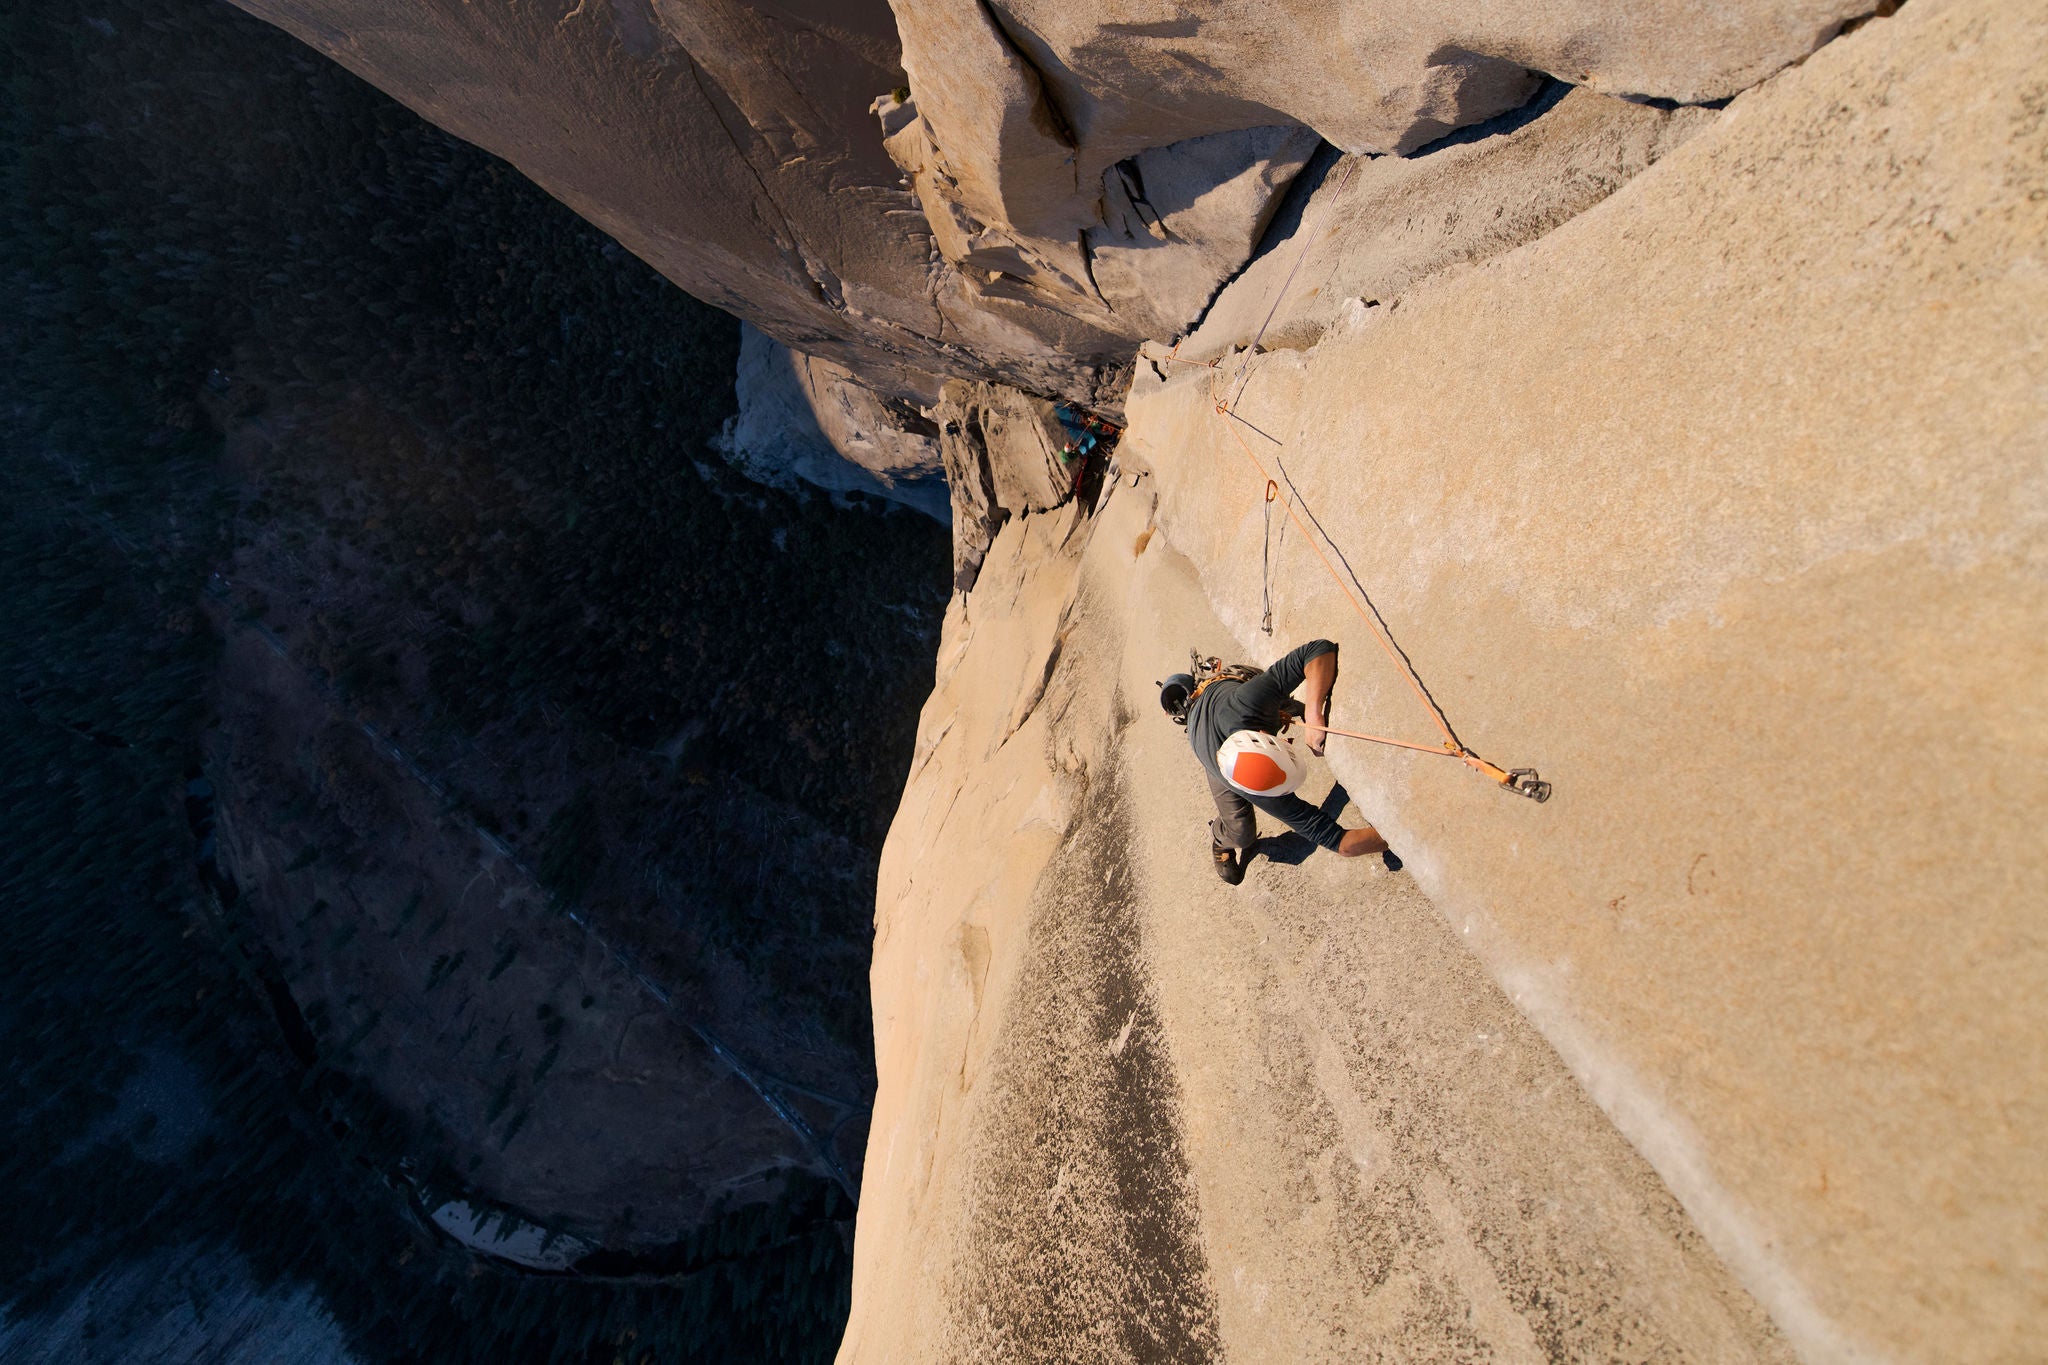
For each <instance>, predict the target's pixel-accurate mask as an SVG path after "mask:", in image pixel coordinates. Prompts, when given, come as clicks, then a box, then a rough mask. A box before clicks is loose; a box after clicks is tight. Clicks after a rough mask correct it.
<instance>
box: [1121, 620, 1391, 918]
mask: <svg viewBox="0 0 2048 1365" xmlns="http://www.w3.org/2000/svg"><path fill="white" fill-rule="evenodd" d="M1336 681H1337V646H1335V645H1333V644H1331V643H1330V642H1329V641H1328V640H1311V641H1309V642H1308V643H1307V644H1305V645H1302V646H1301V647H1299V648H1298V649H1294V650H1292V651H1290V652H1289V653H1288V654H1287V655H1286V656H1285V657H1283V658H1281V659H1278V660H1276V661H1275V662H1274V663H1273V665H1272V667H1270V668H1268V669H1266V670H1265V671H1264V672H1262V673H1259V674H1256V675H1254V676H1253V677H1250V678H1247V679H1243V680H1240V679H1237V678H1233V677H1229V676H1224V677H1218V678H1214V679H1212V680H1210V681H1209V682H1208V683H1206V684H1203V685H1201V686H1199V687H1198V686H1196V684H1195V680H1194V678H1193V677H1192V676H1190V675H1189V674H1186V673H1176V674H1175V675H1174V676H1173V677H1171V678H1168V679H1167V680H1166V681H1165V683H1163V684H1161V687H1160V692H1159V704H1160V705H1161V706H1162V707H1164V708H1165V710H1166V713H1167V714H1168V715H1170V716H1172V717H1173V718H1174V719H1175V720H1177V721H1179V722H1181V723H1182V724H1184V725H1186V726H1187V727H1188V743H1189V744H1190V745H1192V746H1193V747H1194V750H1195V757H1196V758H1197V759H1199V760H1200V761H1201V764H1202V772H1203V774H1204V775H1205V776H1207V777H1208V779H1209V794H1210V795H1211V796H1213V797H1215V799H1216V819H1215V820H1213V821H1211V822H1210V824H1209V854H1210V857H1211V859H1212V860H1213V861H1214V863H1215V865H1216V875H1217V876H1219V877H1221V878H1222V879H1223V880H1224V881H1226V882H1228V883H1230V885H1232V886H1236V885H1237V884H1238V883H1239V882H1241V881H1243V880H1244V870H1245V865H1246V864H1247V863H1248V862H1249V861H1250V860H1251V852H1252V850H1253V849H1254V848H1256V847H1257V846H1258V842H1259V830H1258V821H1257V818H1256V817H1255V816H1254V815H1253V813H1252V812H1253V811H1254V809H1256V810H1262V811H1264V812H1266V814H1268V815H1271V816H1273V817H1275V818H1276V819H1279V820H1283V821H1285V822H1286V823H1287V825H1288V826H1289V827H1290V828H1292V829H1293V830H1295V831H1296V832H1297V833H1299V834H1301V835H1303V836H1304V837H1306V838H1307V839H1309V840H1310V841H1311V842H1313V843H1315V844H1316V845H1318V846H1319V847H1322V848H1327V849H1330V850H1332V851H1334V852H1335V853H1337V854H1338V855H1340V856H1342V857H1346V858H1357V857H1361V856H1363V855H1365V854H1367V853H1383V852H1385V851H1386V847H1387V841H1386V840H1385V839H1382V838H1381V837H1380V834H1379V831H1378V830H1376V829H1374V828H1373V827H1372V826H1371V825H1365V826H1363V827H1361V828H1359V829H1352V830H1347V829H1345V828H1344V827H1343V826H1342V825H1340V824H1338V823H1337V822H1336V820H1334V819H1333V818H1331V817H1330V816H1329V815H1326V814H1325V813H1324V812H1323V811H1322V810H1321V809H1319V808H1318V807H1315V806H1311V805H1310V804H1309V803H1308V802H1306V801H1304V800H1302V799H1301V798H1300V797H1299V796H1295V795H1293V794H1292V793H1290V794H1288V795H1286V796H1246V795H1245V794H1244V793H1242V792H1240V791H1238V790H1237V789H1236V788H1235V787H1233V786H1231V785H1230V784H1229V783H1228V782H1226V781H1224V780H1223V774H1222V772H1221V770H1219V769H1218V768H1217V766H1216V750H1217V749H1218V748H1220V747H1221V746H1222V744H1223V741H1224V740H1226V739H1228V738H1229V737H1230V736H1231V735H1233V734H1235V733H1237V732H1238V731H1239V730H1263V731H1265V732H1266V733H1267V734H1278V733H1280V731H1281V729H1282V728H1283V727H1285V726H1286V725H1287V724H1288V723H1289V722H1290V721H1292V720H1296V719H1299V720H1301V721H1302V723H1303V726H1304V728H1305V729H1306V730H1307V731H1308V740H1307V747H1308V751H1309V752H1310V753H1312V754H1317V755H1320V754H1321V753H1322V752H1323V746H1324V744H1325V743H1326V742H1327V741H1328V738H1329V737H1328V735H1327V734H1325V733H1324V729H1323V727H1324V726H1326V725H1328V724H1329V721H1330V716H1329V706H1330V688H1331V687H1332V686H1333V685H1334V684H1335V683H1336ZM1304 682H1306V683H1307V684H1308V697H1307V699H1306V704H1304V703H1303V702H1299V701H1296V700H1295V699H1294V696H1293V693H1294V689H1296V688H1297V687H1300V686H1301V685H1302V684H1303V683H1304Z"/></svg>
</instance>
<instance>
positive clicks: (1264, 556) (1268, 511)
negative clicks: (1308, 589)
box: [1259, 479, 1280, 635]
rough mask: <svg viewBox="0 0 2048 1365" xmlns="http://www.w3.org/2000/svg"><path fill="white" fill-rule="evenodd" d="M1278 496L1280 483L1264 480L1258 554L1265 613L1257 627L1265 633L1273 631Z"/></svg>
mask: <svg viewBox="0 0 2048 1365" xmlns="http://www.w3.org/2000/svg"><path fill="white" fill-rule="evenodd" d="M1278 496H1280V485H1279V484H1277V483H1274V482H1273V481H1272V480H1271V479H1268V480H1266V501H1265V508H1264V515H1265V518H1266V543H1265V546H1264V548H1263V549H1262V550H1261V551H1260V554H1259V578H1260V586H1261V588H1262V589H1263V590H1264V593H1265V598H1266V614H1265V615H1264V616H1263V617H1261V618H1260V620H1259V629H1260V630H1262V631H1264V632H1265V633H1266V634H1268V635H1271V634H1272V633H1273V499H1274V498H1276V497H1278Z"/></svg>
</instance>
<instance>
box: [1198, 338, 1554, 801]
mask: <svg viewBox="0 0 2048 1365" xmlns="http://www.w3.org/2000/svg"><path fill="white" fill-rule="evenodd" d="M1239 372H1240V374H1242V373H1243V370H1242V368H1240V371H1239ZM1216 377H1217V376H1216V373H1215V372H1213V371H1212V373H1211V375H1210V398H1211V401H1212V403H1213V404H1214V407H1215V411H1216V415H1217V416H1218V417H1220V418H1221V419H1223V424H1224V430H1225V431H1228V432H1229V433H1230V436H1231V439H1232V440H1234V441H1236V442H1237V448H1238V449H1239V450H1241V451H1243V452H1244V457H1245V459H1247V460H1249V461H1250V462H1251V465H1252V468H1254V469H1256V470H1257V471H1258V472H1259V476H1260V478H1262V479H1263V480H1264V481H1265V484H1266V509H1267V512H1266V516H1267V520H1268V533H1267V553H1266V560H1267V562H1266V566H1265V576H1266V578H1265V588H1266V619H1265V624H1264V626H1263V627H1262V628H1263V629H1264V630H1265V631H1266V633H1267V634H1271V633H1272V565H1271V548H1272V540H1271V530H1270V525H1271V516H1272V511H1271V509H1272V504H1273V502H1274V500H1275V498H1276V497H1277V496H1278V491H1279V484H1278V482H1277V481H1276V480H1275V479H1274V478H1273V476H1272V475H1270V474H1268V473H1267V472H1266V466H1265V464H1264V463H1263V462H1262V461H1261V460H1260V459H1259V457H1258V455H1257V454H1255V453H1254V452H1253V450H1252V448H1251V446H1250V445H1249V444H1248V443H1247V442H1246V441H1245V439H1244V437H1243V435H1242V434H1240V433H1239V431H1238V429H1237V428H1238V426H1239V425H1250V424H1249V423H1246V422H1245V420H1244V419H1243V418H1242V417H1239V416H1238V415H1237V414H1236V413H1235V412H1234V411H1232V407H1233V403H1232V402H1230V401H1226V400H1225V399H1223V398H1221V397H1218V396H1216V392H1215V380H1216ZM1242 393H1243V389H1242V388H1240V389H1239V395H1240V396H1241V395H1242ZM1254 430H1256V428H1254ZM1267 439H1268V440H1273V438H1272V437H1268V438H1267ZM1274 444H1276V445H1278V444H1279V442H1278V441H1274ZM1275 458H1276V461H1277V458H1278V457H1277V456H1276V457H1275ZM1280 476H1281V477H1282V478H1284V479H1286V480H1287V489H1288V501H1287V507H1286V512H1287V515H1288V517H1289V518H1291V519H1292V520H1293V522H1294V524H1295V525H1296V526H1297V527H1299V528H1300V529H1301V533H1302V535H1303V537H1304V538H1306V539H1307V541H1308V544H1309V548H1310V549H1312V550H1314V551H1315V552H1316V557H1317V558H1318V559H1320V560H1322V561H1323V568H1324V570H1325V571H1327V572H1328V573H1329V575H1330V581H1331V582H1332V583H1335V584H1336V585H1337V590H1338V591H1339V592H1340V593H1342V594H1343V595H1344V599H1345V600H1346V601H1348V602H1349V603H1350V604H1351V607H1352V610H1354V611H1356V612H1357V613H1358V616H1359V619H1360V620H1362V621H1364V622H1365V624H1366V628H1367V629H1368V630H1369V631H1370V632H1371V633H1372V637H1373V639H1374V640H1376V641H1378V642H1379V646H1380V648H1381V649H1382V650H1383V651H1385V653H1386V656H1387V658H1388V660H1389V661H1391V662H1392V663H1393V664H1394V666H1395V667H1396V668H1397V669H1399V670H1400V673H1401V676H1402V677H1403V678H1405V679H1406V680H1407V682H1408V686H1409V689H1410V690H1411V691H1413V692H1414V693H1415V698H1416V700H1417V701H1419V702H1421V703H1422V705H1423V708H1424V709H1425V710H1427V711H1428V712H1429V718H1430V719H1431V720H1432V721H1434V722H1435V723H1436V727H1437V729H1439V730H1440V731H1442V732H1443V737H1444V738H1443V744H1442V747H1440V748H1431V747H1429V746H1428V745H1423V744H1415V743H1412V742H1410V741H1407V740H1399V739H1389V738H1387V737H1385V736H1383V735H1366V734H1359V733H1356V732H1354V731H1350V730H1329V731H1328V733H1330V734H1333V735H1341V736H1343V737H1344V738H1346V739H1360V740H1366V741H1368V742H1370V743H1374V744H1385V745H1390V746H1392V747H1394V748H1397V749H1413V750H1415V751H1416V752H1418V753H1425V754H1441V755H1443V756H1445V757H1447V758H1455V759H1458V760H1460V761H1461V762H1463V763H1464V764H1465V766H1466V767H1468V768H1471V769H1472V770H1473V771H1474V772H1477V773H1479V774H1481V775H1482V776H1484V777H1487V778H1490V779H1491V780H1493V781H1494V782H1496V783H1498V784H1499V785H1500V787H1501V788H1502V789H1503V790H1504V791H1510V792H1513V793H1514V794H1515V795H1517V796H1526V797H1528V798H1529V799H1530V800H1532V801H1538V802H1542V801H1548V800H1549V799H1550V790H1551V789H1550V784H1549V783H1548V782H1545V781H1544V780H1543V779H1542V778H1541V777H1540V776H1539V775H1538V774H1537V772H1536V770H1535V769H1534V768H1514V769H1508V768H1502V767H1500V766H1498V765H1496V764H1494V763H1490V762H1488V761H1487V760H1486V759H1483V758H1481V757H1480V756H1479V755H1478V754H1476V753H1474V752H1473V751H1472V750H1471V749H1470V748H1469V747H1468V746H1467V745H1466V744H1465V742H1464V741H1463V740H1461V739H1459V738H1458V736H1457V733H1456V732H1455V731H1453V730H1452V729H1451V722H1450V719H1449V717H1447V716H1445V715H1444V713H1443V709H1442V708H1441V707H1439V706H1438V705H1437V704H1436V698H1434V697H1432V696H1431V695H1430V694H1429V689H1428V688H1427V687H1425V686H1424V685H1423V682H1422V675H1421V674H1419V673H1418V672H1416V669H1415V664H1414V662H1413V661H1412V660H1411V659H1409V657H1408V655H1407V652H1406V651H1404V650H1403V649H1402V648H1401V647H1400V646H1399V645H1397V644H1395V643H1394V638H1393V634H1392V632H1391V631H1389V630H1388V629H1387V624H1386V620H1385V618H1384V617H1382V616H1381V615H1380V613H1379V608H1378V607H1376V606H1374V605H1373V604H1372V599H1371V598H1370V597H1369V596H1367V595H1366V592H1365V588H1364V586H1363V585H1362V584H1360V583H1359V582H1358V576H1357V575H1356V574H1355V573H1354V574H1351V584H1350V586H1347V585H1346V584H1345V582H1344V578H1343V577H1342V576H1341V575H1339V573H1338V572H1337V566H1336V564H1335V563H1333V562H1332V561H1331V559H1330V553H1329V551H1326V550H1324V548H1323V542H1324V541H1328V542H1329V545H1330V549H1331V550H1336V552H1337V556H1338V558H1339V559H1342V558H1343V551H1342V550H1338V549H1337V543H1336V541H1335V540H1332V539H1330V535H1329V533H1328V532H1327V531H1324V530H1323V528H1322V523H1321V522H1320V521H1317V520H1315V517H1314V514H1313V513H1312V512H1311V513H1310V514H1309V516H1310V520H1311V521H1314V526H1315V529H1314V530H1311V529H1310V524H1309V522H1305V521H1303V520H1302V514H1301V513H1300V512H1297V511H1296V510H1295V504H1296V503H1297V502H1299V503H1301V505H1302V507H1303V509H1304V510H1306V508H1307V503H1306V502H1305V501H1304V500H1303V499H1302V498H1301V497H1300V492H1299V490H1298V489H1297V488H1296V487H1295V483H1294V479H1293V476H1292V475H1290V474H1288V473H1287V468H1286V466H1285V465H1284V464H1283V465H1280ZM1344 567H1345V569H1346V571H1347V572H1348V571H1349V570H1350V567H1351V566H1350V562H1349V561H1348V560H1347V561H1345V566H1344Z"/></svg>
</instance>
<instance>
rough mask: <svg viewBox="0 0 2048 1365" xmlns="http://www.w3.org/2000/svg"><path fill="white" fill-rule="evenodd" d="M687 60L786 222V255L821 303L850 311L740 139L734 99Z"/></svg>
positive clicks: (700, 90)
mask: <svg viewBox="0 0 2048 1365" xmlns="http://www.w3.org/2000/svg"><path fill="white" fill-rule="evenodd" d="M683 60H684V61H686V62H688V63H689V67H690V79H691V80H692V81H693V82H695V84H696V86H697V94H698V95H699V96H700V97H701V98H702V99H703V101H704V103H705V106H706V107H707V108H709V109H710V110H711V116H712V117H713V118H714V119H716V120H718V126H719V127H720V128H721V129H722V130H724V132H725V140H726V141H727V142H730V143H731V144H732V151H733V155H734V156H736V157H738V158H739V160H740V164H741V165H742V166H745V167H746V168H747V174H748V175H749V176H750V177H752V179H753V181H754V184H755V185H756V186H757V187H758V188H759V189H760V191H761V202H762V203H764V204H766V205H767V206H768V207H769V209H770V210H772V211H773V212H774V214H775V217H776V220H777V221H778V222H780V223H781V224H782V233H781V235H782V236H783V237H784V238H785V239H786V240H787V241H788V243H789V245H787V246H783V245H782V244H781V243H779V242H778V243H777V244H776V245H777V247H778V249H780V250H781V251H782V253H783V255H784V257H785V258H786V259H788V260H789V261H790V263H791V264H792V265H794V266H795V267H797V270H798V271H799V273H801V274H802V275H803V276H804V278H806V279H807V280H809V281H810V284H811V292H812V293H814V294H815V295H817V298H818V301H819V302H820V303H822V304H824V305H825V306H826V307H828V308H830V309H832V310H833V311H834V312H844V311H845V310H846V300H845V297H844V291H843V290H842V288H841V287H840V283H839V279H838V277H837V276H836V275H835V274H834V273H833V272H832V271H831V270H830V269H829V268H828V267H826V266H824V265H823V264H821V263H819V262H816V261H813V260H812V259H811V253H810V252H808V251H806V250H804V240H803V237H802V235H801V234H800V233H798V232H797V230H796V224H795V223H793V222H791V221H790V217H789V214H788V212H787V211H786V210H785V209H784V208H783V207H782V203H781V201H780V200H778V199H777V198H776V197H775V192H774V191H773V190H771V189H769V188H768V178H767V177H766V176H764V175H762V174H761V168H760V167H758V166H756V165H755V164H754V158H753V157H752V156H751V155H749V154H748V151H747V148H746V145H745V144H744V143H743V142H741V141H740V137H739V134H737V133H735V132H734V131H733V128H732V121H731V120H730V119H729V118H728V117H727V116H726V109H725V105H726V104H729V103H731V100H730V98H729V97H728V96H727V95H726V93H725V91H724V90H723V89H721V88H720V87H719V85H718V83H717V82H716V81H711V82H709V83H707V82H706V81H705V78H704V76H705V73H704V68H703V67H702V66H701V65H700V64H699V63H698V61H697V59H696V58H695V57H692V56H691V55H690V54H689V53H687V52H685V53H684V54H683ZM734 112H735V113H737V112H739V111H738V110H737V109H735V110H734ZM740 122H741V123H742V125H745V124H746V119H745V118H744V117H742V118H741V120H740ZM748 131H749V132H753V131H754V130H753V128H752V127H751V126H749V127H748Z"/></svg>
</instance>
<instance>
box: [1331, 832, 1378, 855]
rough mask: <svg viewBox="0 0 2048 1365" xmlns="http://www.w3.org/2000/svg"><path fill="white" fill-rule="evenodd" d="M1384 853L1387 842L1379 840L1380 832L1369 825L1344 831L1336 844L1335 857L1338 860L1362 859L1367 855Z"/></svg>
mask: <svg viewBox="0 0 2048 1365" xmlns="http://www.w3.org/2000/svg"><path fill="white" fill-rule="evenodd" d="M1386 851H1387V841H1386V840H1385V839H1382V838H1380V832H1379V831H1378V830H1376V829H1374V828H1373V827H1372V826H1371V825H1362V826H1360V827H1359V828H1357V829H1347V830H1345V831H1344V837H1343V838H1342V839H1341V840H1339V841H1338V843H1337V856H1338V857H1340V858H1363V857H1364V856H1365V855H1366V854H1368V853H1384V852H1386Z"/></svg>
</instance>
